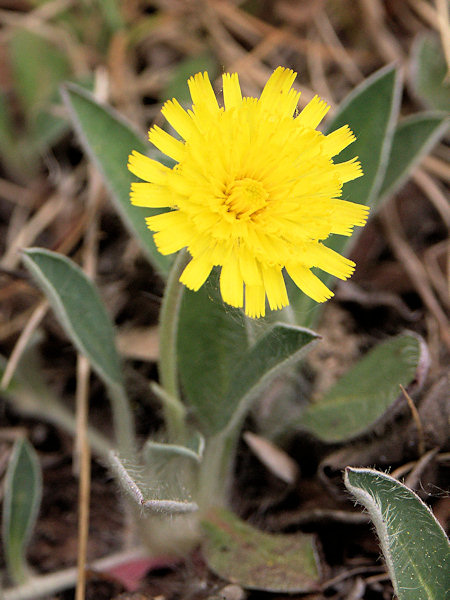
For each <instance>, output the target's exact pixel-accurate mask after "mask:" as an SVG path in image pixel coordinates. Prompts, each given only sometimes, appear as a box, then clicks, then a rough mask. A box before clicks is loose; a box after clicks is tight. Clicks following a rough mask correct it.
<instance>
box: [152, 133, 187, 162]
mask: <svg viewBox="0 0 450 600" xmlns="http://www.w3.org/2000/svg"><path fill="white" fill-rule="evenodd" d="M148 139H149V140H150V142H151V143H152V144H154V145H155V146H156V147H157V148H159V150H161V152H162V153H163V154H167V156H170V157H171V158H173V159H174V160H176V161H177V162H180V160H181V159H182V158H183V156H184V153H185V148H184V144H183V142H180V140H177V139H175V138H174V137H173V136H171V135H170V134H169V133H167V132H166V131H163V130H162V129H161V127H158V126H157V125H154V126H153V127H152V128H151V129H150V131H149V132H148Z"/></svg>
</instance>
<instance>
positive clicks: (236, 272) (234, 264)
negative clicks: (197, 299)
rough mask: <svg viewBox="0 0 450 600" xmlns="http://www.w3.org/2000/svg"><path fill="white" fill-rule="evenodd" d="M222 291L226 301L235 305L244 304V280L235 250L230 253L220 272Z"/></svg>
mask: <svg viewBox="0 0 450 600" xmlns="http://www.w3.org/2000/svg"><path fill="white" fill-rule="evenodd" d="M220 293H221V295H222V298H223V300H224V302H226V303H227V304H230V305H231V306H235V307H242V306H243V304H244V281H243V279H242V275H241V271H240V269H239V262H238V259H237V257H236V255H235V253H234V252H232V253H231V254H230V256H229V257H228V259H227V260H226V262H224V264H223V266H222V271H221V273H220Z"/></svg>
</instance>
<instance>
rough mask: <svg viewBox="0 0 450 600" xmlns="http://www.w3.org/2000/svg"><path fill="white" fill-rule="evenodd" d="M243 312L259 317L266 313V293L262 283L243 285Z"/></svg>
mask: <svg viewBox="0 0 450 600" xmlns="http://www.w3.org/2000/svg"><path fill="white" fill-rule="evenodd" d="M245 314H246V315H247V316H249V317H251V318H252V319H259V317H264V315H265V314H266V293H265V291H264V286H263V285H246V286H245Z"/></svg>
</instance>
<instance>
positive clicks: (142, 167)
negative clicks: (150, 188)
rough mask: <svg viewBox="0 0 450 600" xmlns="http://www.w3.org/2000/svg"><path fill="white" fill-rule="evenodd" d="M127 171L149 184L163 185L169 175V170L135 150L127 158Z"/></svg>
mask: <svg viewBox="0 0 450 600" xmlns="http://www.w3.org/2000/svg"><path fill="white" fill-rule="evenodd" d="M128 169H129V171H131V173H133V175H136V177H139V179H143V180H144V181H149V182H151V183H164V182H165V181H166V177H167V175H168V174H169V173H170V169H168V168H167V167H165V166H164V165H162V164H161V163H159V162H158V161H156V160H153V159H152V158H149V157H148V156H145V155H144V154H141V153H140V152H137V151H136V150H133V152H132V153H131V154H130V156H129V157H128Z"/></svg>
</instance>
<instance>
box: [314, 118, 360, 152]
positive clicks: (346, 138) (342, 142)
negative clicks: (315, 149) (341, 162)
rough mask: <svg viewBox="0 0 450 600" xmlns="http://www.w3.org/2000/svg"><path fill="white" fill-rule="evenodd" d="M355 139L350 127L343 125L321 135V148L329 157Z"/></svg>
mask: <svg viewBox="0 0 450 600" xmlns="http://www.w3.org/2000/svg"><path fill="white" fill-rule="evenodd" d="M355 139H356V137H355V136H354V134H353V132H352V131H351V129H350V127H349V126H348V125H344V126H343V127H339V129H336V130H335V131H333V132H331V133H329V134H328V135H325V136H324V137H323V139H322V150H323V152H324V153H325V154H326V155H327V156H329V157H330V158H331V157H333V156H336V155H337V154H339V153H340V152H341V151H342V150H343V149H344V148H347V146H349V145H350V144H351V143H352V142H354V141H355Z"/></svg>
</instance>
